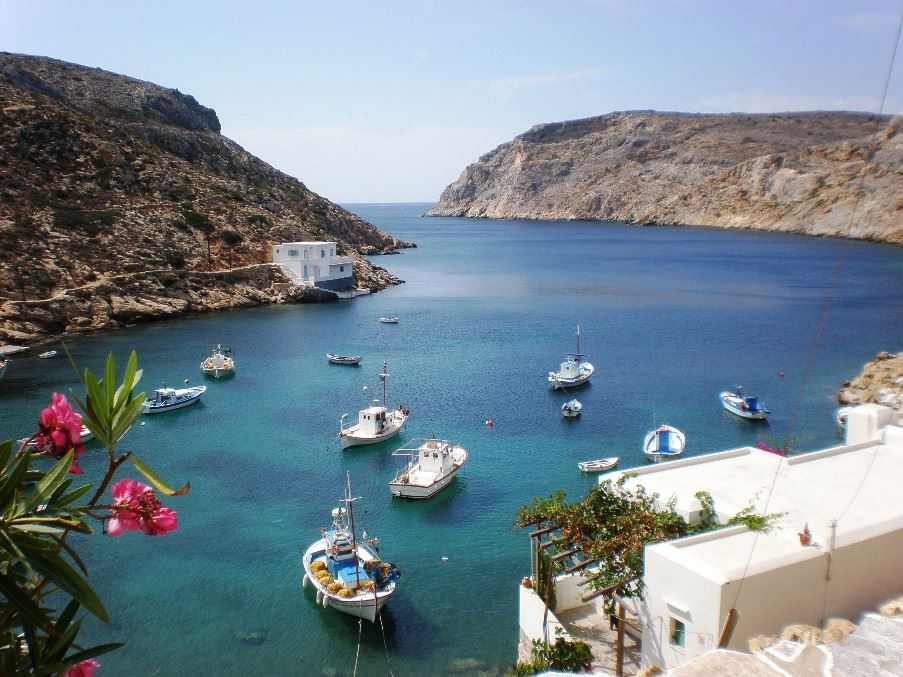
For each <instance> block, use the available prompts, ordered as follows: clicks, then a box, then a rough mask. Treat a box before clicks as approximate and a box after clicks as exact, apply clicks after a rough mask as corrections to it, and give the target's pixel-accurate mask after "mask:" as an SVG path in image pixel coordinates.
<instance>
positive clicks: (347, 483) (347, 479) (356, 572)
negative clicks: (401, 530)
mask: <svg viewBox="0 0 903 677" xmlns="http://www.w3.org/2000/svg"><path fill="white" fill-rule="evenodd" d="M356 500H357V498H351V473H350V472H348V473H347V474H346V475H345V504H346V505H347V506H348V520H349V522H350V524H351V551H352V552H353V553H354V578H355V579H356V580H357V587H361V568H360V559H358V556H357V538H356V537H355V535H354V502H355V501H356Z"/></svg>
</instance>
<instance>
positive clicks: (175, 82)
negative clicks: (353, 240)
mask: <svg viewBox="0 0 903 677" xmlns="http://www.w3.org/2000/svg"><path fill="white" fill-rule="evenodd" d="M901 10H903V0H862V1H857V0H823V1H814V0H780V1H778V0H761V1H758V2H757V1H755V0H736V1H734V0H720V1H719V0H711V1H703V0H658V1H649V0H624V1H622V2H618V1H615V0H572V1H564V0H544V1H533V0H520V1H517V0H478V1H477V0H475V1H469V0H459V1H456V2H455V1H452V0H447V1H445V2H439V1H429V0H410V1H408V2H396V1H393V0H370V1H368V2H358V1H357V0H343V1H342V0H340V1H338V2H331V3H327V2H317V3H313V2H302V1H297V2H288V1H286V2H276V1H274V2H267V1H265V0H261V1H257V2H250V1H246V2H233V1H230V0H217V1H215V2H212V1H202V2H195V1H192V0H180V1H168V0H151V1H144V2H131V1H129V0H115V1H112V2H107V1H104V2H99V1H94V2H92V1H88V0H84V1H82V2H63V1H62V0H60V1H48V0H0V49H2V50H4V51H9V52H21V53H26V54H40V55H44V56H50V57H54V58H58V59H63V60H66V61H72V62H76V63H80V64H84V65H88V66H97V67H100V68H104V69H106V70H110V71H114V72H117V73H123V74H125V75H130V76H133V77H136V78H141V79H143V80H150V81H152V82H156V83H158V84H160V85H164V86H166V87H173V88H177V89H179V90H180V91H182V92H185V93H188V94H191V95H193V96H194V97H195V98H196V99H197V100H198V101H199V102H200V103H202V104H204V105H206V106H210V107H211V108H214V109H215V110H216V112H217V114H218V115H219V118H220V121H221V123H222V126H223V133H224V134H225V135H226V136H228V137H230V138H232V139H234V140H235V141H237V142H238V143H240V144H241V145H242V146H244V147H245V148H246V149H248V150H249V151H251V152H252V153H255V154H256V155H259V156H260V157H262V158H263V159H264V160H266V161H268V162H270V163H271V164H273V165H274V166H276V167H278V168H279V169H281V170H283V171H285V172H287V173H289V174H291V175H293V176H296V177H297V178H299V179H300V180H302V181H303V182H304V183H305V184H307V186H308V187H309V188H311V189H312V190H314V191H316V192H318V193H320V194H321V195H323V196H325V197H327V198H329V199H331V200H333V201H337V202H396V201H434V200H436V199H437V198H438V196H439V193H440V192H441V190H442V189H443V188H444V187H445V186H446V185H447V184H448V183H450V182H451V181H453V180H454V179H456V178H457V176H458V174H459V173H460V172H461V170H462V169H463V168H464V167H465V166H466V165H467V164H469V163H470V162H472V161H473V160H475V159H476V158H477V157H479V156H480V155H482V154H483V153H486V152H488V151H490V150H492V149H493V148H494V147H495V146H497V145H498V144H500V143H503V142H505V141H508V140H510V139H511V138H512V137H514V136H515V135H517V134H519V133H521V132H523V131H525V130H527V129H528V128H529V127H531V126H532V125H534V124H537V123H541V122H553V121H559V120H568V119H573V118H581V117H588V116H592V115H601V114H604V113H609V112H611V111H616V110H634V109H656V110H671V111H702V112H729V111H746V112H768V111H786V110H812V109H847V110H851V109H852V110H871V111H874V110H877V106H878V103H879V99H880V94H881V88H882V85H883V82H884V78H885V76H886V73H887V67H888V64H889V62H890V57H891V51H892V47H893V40H894V38H895V36H896V30H897V22H898V20H899V17H900V12H901ZM900 61H903V59H901V58H900V57H899V56H898V62H897V64H896V67H895V71H894V77H893V79H892V81H891V86H890V90H889V94H888V101H887V104H886V105H885V111H886V112H892V113H903V76H901V70H903V63H900Z"/></svg>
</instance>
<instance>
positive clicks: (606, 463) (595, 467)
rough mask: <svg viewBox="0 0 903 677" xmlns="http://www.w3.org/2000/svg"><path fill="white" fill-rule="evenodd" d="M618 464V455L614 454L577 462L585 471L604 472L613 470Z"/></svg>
mask: <svg viewBox="0 0 903 677" xmlns="http://www.w3.org/2000/svg"><path fill="white" fill-rule="evenodd" d="M616 465H618V457H617V456H612V457H611V458H599V459H596V460H595V461H581V462H580V463H578V464H577V467H578V468H580V469H581V470H582V471H583V472H604V471H606V470H611V469H612V468H614V467H615V466H616Z"/></svg>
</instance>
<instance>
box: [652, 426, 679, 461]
mask: <svg viewBox="0 0 903 677" xmlns="http://www.w3.org/2000/svg"><path fill="white" fill-rule="evenodd" d="M686 444H687V438H686V435H684V434H683V433H682V432H681V431H680V430H678V429H677V428H675V427H673V426H670V425H660V426H659V427H657V428H656V429H655V430H652V431H650V432H649V433H647V434H646V439H645V440H643V453H644V454H646V457H647V458H649V459H651V460H653V461H656V462H658V461H661V460H662V459H668V458H675V457H677V456H680V455H681V454H682V453H683V452H684V447H685V446H686Z"/></svg>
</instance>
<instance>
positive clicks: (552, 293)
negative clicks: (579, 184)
mask: <svg viewBox="0 0 903 677" xmlns="http://www.w3.org/2000/svg"><path fill="white" fill-rule="evenodd" d="M428 206H429V205H350V206H349V208H350V209H351V210H352V211H354V212H356V213H358V214H360V215H361V216H363V217H364V218H366V219H368V220H370V221H372V222H373V223H375V224H376V225H378V226H379V227H381V228H383V229H384V230H386V231H388V232H390V233H392V234H393V235H395V236H397V237H400V238H402V239H406V240H412V241H414V242H416V243H417V244H418V248H417V249H412V250H405V251H403V252H402V253H400V254H398V255H396V256H385V257H374V259H373V261H374V262H375V263H377V264H378V265H381V266H384V267H386V268H388V269H389V270H390V271H392V272H393V273H395V274H396V275H398V276H399V277H401V278H402V279H404V280H406V284H403V285H400V286H398V287H395V288H392V289H389V290H386V291H383V292H380V293H378V294H374V295H371V296H366V297H359V298H357V299H354V300H353V301H344V302H338V303H332V304H324V305H297V306H280V307H267V308H256V309H251V310H244V311H236V312H229V313H222V314H217V315H207V316H199V317H192V318H186V319H182V320H176V321H169V322H162V323H157V324H148V325H139V326H135V327H132V328H128V329H125V330H122V331H120V332H116V333H108V334H103V335H96V336H86V337H83V338H79V339H77V340H74V341H72V342H71V343H70V344H69V346H70V348H71V350H72V352H73V355H74V356H75V358H76V360H77V361H78V362H79V364H80V365H82V366H89V367H91V368H92V369H94V370H95V371H97V370H98V369H99V368H100V366H101V364H102V361H103V359H104V357H105V355H106V354H107V352H109V351H113V352H114V353H115V354H116V355H117V357H118V358H119V360H120V364H124V362H125V359H126V357H127V356H128V353H129V351H130V350H132V349H135V350H137V351H138V354H139V359H140V364H141V366H142V367H143V368H144V378H143V380H142V387H143V389H145V390H148V391H149V390H152V389H153V388H154V387H157V384H159V383H160V382H161V381H163V380H165V381H167V382H168V383H169V384H171V385H177V384H181V383H182V381H183V380H184V379H185V378H189V379H190V381H191V382H192V383H195V384H196V383H202V382H203V383H205V384H206V385H207V386H208V391H207V393H206V394H205V395H204V397H203V400H202V402H201V403H200V404H199V405H197V406H192V407H189V408H187V409H184V410H181V411H177V412H172V413H168V414H162V415H156V416H145V417H144V418H143V419H142V420H141V424H140V425H136V426H135V427H134V428H133V430H132V431H131V432H130V433H129V435H128V437H127V438H126V441H125V444H124V448H125V449H130V450H133V451H134V452H135V453H136V454H137V455H138V456H139V457H141V458H142V459H143V460H145V461H146V462H148V463H149V464H150V465H151V466H152V467H153V468H154V469H155V470H157V471H158V472H159V473H160V474H161V475H163V476H164V477H165V478H167V479H168V481H170V482H171V483H173V484H175V483H182V482H184V481H186V480H190V481H191V484H192V489H191V493H190V494H189V495H188V496H185V497H182V498H178V499H170V500H168V501H167V504H168V505H170V506H172V507H173V508H175V509H176V510H177V511H178V513H179V522H180V526H179V530H178V531H177V532H175V533H172V534H169V535H166V536H163V537H157V538H146V537H143V536H141V535H139V534H126V535H124V536H122V537H120V538H110V537H104V536H96V537H94V538H89V539H83V542H84V546H85V552H86V558H85V559H86V562H87V565H88V567H89V571H90V574H91V581H92V583H93V584H94V585H95V587H96V588H97V589H98V591H99V592H100V594H101V597H102V599H103V600H104V601H105V603H106V604H107V607H108V608H109V610H110V614H111V617H112V623H111V625H109V626H104V625H102V624H100V623H96V622H92V621H88V622H87V626H86V629H85V631H84V634H83V639H84V640H85V641H86V642H88V641H91V642H95V643H104V642H110V641H124V642H126V646H125V647H124V648H122V649H120V650H118V651H115V652H113V653H111V654H108V655H105V656H103V657H101V658H100V662H101V663H102V665H103V668H102V670H101V671H98V675H99V676H103V675H124V674H156V675H183V674H190V673H197V674H220V675H239V674H266V675H289V674H305V675H350V674H352V672H353V670H354V665H355V654H356V652H357V649H358V640H359V637H360V656H359V658H358V668H357V674H359V675H388V674H390V671H391V672H392V673H393V674H395V675H422V674H429V673H434V674H449V673H452V672H454V673H455V674H463V675H470V674H480V673H488V674H497V673H500V672H502V671H503V670H504V669H505V668H506V667H507V666H508V665H510V664H511V663H512V662H513V661H514V659H515V652H516V646H517V637H518V633H517V583H518V581H519V580H520V578H521V577H522V576H524V575H526V574H528V573H529V545H528V539H527V536H526V533H524V532H521V531H517V530H515V529H513V527H512V524H513V520H514V517H515V513H516V510H517V508H518V506H520V505H522V504H524V503H528V502H529V501H530V500H531V499H532V498H533V497H534V496H539V495H542V496H545V495H548V494H549V493H551V492H552V491H554V490H556V489H559V488H563V489H566V490H567V492H568V495H569V496H570V497H571V498H578V497H579V496H581V495H582V494H583V492H584V491H585V490H586V489H587V488H588V487H589V486H590V485H591V484H592V482H593V481H594V480H595V476H592V475H583V474H581V473H580V472H579V471H578V470H577V467H576V464H577V462H578V461H581V460H587V459H593V458H600V457H605V456H620V458H621V465H620V467H621V468H626V467H630V466H632V465H638V464H643V463H644V459H643V455H642V451H641V444H642V440H643V436H644V435H645V433H646V432H647V431H648V430H649V429H651V428H652V426H653V423H654V422H657V423H662V422H667V423H669V424H671V425H674V426H676V427H678V428H680V429H681V430H683V431H684V432H685V433H686V436H687V452H686V455H687V456H692V455H697V454H703V453H708V452H712V451H719V450H723V449H730V448H733V447H737V446H740V445H745V444H753V445H755V444H756V443H757V442H759V441H760V440H767V441H771V442H774V441H777V442H778V443H784V442H788V441H789V442H790V443H791V444H792V446H793V447H794V448H796V449H798V450H812V449H817V448H821V447H824V446H828V445H831V444H835V443H837V442H839V441H840V436H839V434H838V432H837V430H836V428H835V424H834V421H833V418H832V412H833V410H834V408H835V407H836V404H835V402H834V395H835V392H836V390H837V389H838V387H839V385H840V383H841V382H842V381H843V380H844V379H848V378H852V377H853V376H855V375H856V374H858V373H859V371H860V369H861V367H862V365H863V364H864V363H865V362H866V361H868V360H869V359H871V358H872V357H873V356H874V355H875V354H876V353H878V352H879V351H881V350H889V351H896V350H899V349H900V347H901V346H900V343H901V339H903V298H901V295H900V294H899V289H900V288H901V282H903V249H900V248H895V247H891V246H887V245H877V244H870V243H863V242H848V243H846V244H844V243H843V242H842V241H839V240H827V239H815V238H807V237H801V236H792V235H777V234H771V233H754V232H749V231H742V232H731V231H721V230H708V229H697V228H638V227H631V226H626V225H623V224H605V223H601V224H600V223H585V222H566V223H559V222H555V223H552V222H528V221H488V220H473V219H423V218H420V214H421V213H423V212H424V211H425V210H426V209H427V208H428ZM844 247H845V248H846V256H845V259H844V262H843V267H842V270H841V271H840V274H839V276H838V278H837V279H838V283H837V285H836V287H835V288H834V290H833V303H832V306H831V310H830V312H829V314H828V316H827V320H826V322H825V324H824V326H823V327H822V328H821V329H819V319H820V316H821V312H822V309H823V307H824V305H825V302H826V298H827V297H828V295H829V290H830V288H831V281H832V277H833V276H834V272H835V264H836V262H837V260H838V252H839V251H840V250H841V249H842V248H844ZM382 315H392V316H398V317H399V318H400V319H399V323H398V324H397V325H386V324H380V323H379V322H378V321H377V320H378V318H379V317H380V316H382ZM578 323H579V324H580V329H581V334H582V340H581V348H582V349H583V352H585V353H586V355H587V358H588V359H589V360H590V361H591V362H592V363H593V364H594V365H595V366H596V374H595V376H594V377H593V380H592V383H591V384H590V385H589V386H587V387H585V388H583V389H581V390H579V391H576V392H574V393H565V394H562V393H553V392H550V391H549V390H548V388H547V383H546V374H547V372H548V371H549V370H550V369H557V367H558V364H559V363H560V362H561V360H562V358H563V356H564V354H565V353H566V352H569V351H573V350H574V347H575V345H574V342H575V337H574V332H575V330H576V325H577V324H578ZM816 339H817V343H816ZM217 343H221V344H223V345H224V346H231V347H232V348H233V349H234V354H235V359H236V363H237V369H238V373H237V375H236V376H235V377H234V378H230V379H223V380H220V381H214V380H210V379H206V380H205V379H204V378H203V377H202V375H201V373H200V370H199V367H198V365H199V363H200V361H201V360H202V359H203V358H204V357H205V356H206V355H208V354H209V351H210V348H211V347H212V346H213V345H215V344H217ZM51 347H57V346H51ZM327 352H336V353H353V354H360V355H362V356H363V362H362V364H361V366H359V367H345V366H338V365H331V364H328V363H327V361H326V357H325V354H326V353H327ZM384 359H385V360H387V362H388V368H389V372H390V374H391V376H390V379H389V388H388V389H389V404H390V406H393V405H395V404H397V403H404V404H405V405H406V406H408V407H410V409H411V418H410V420H409V424H408V427H407V429H406V430H405V431H404V432H403V433H402V435H401V436H400V437H398V438H396V439H395V440H393V441H390V442H387V443H384V444H381V445H377V446H372V447H359V448H353V449H349V450H346V451H344V452H342V451H341V449H340V447H339V445H338V442H337V440H336V433H337V429H338V425H339V416H340V415H341V414H343V413H346V412H347V413H349V414H350V417H351V418H354V417H355V416H356V411H357V410H358V409H359V408H361V407H363V406H364V405H365V404H366V401H367V398H368V397H372V396H375V395H376V394H377V393H379V392H380V391H379V388H378V387H377V378H376V374H377V373H378V372H379V371H380V369H381V367H382V361H383V360H384ZM781 373H783V376H781V375H780V374H781ZM739 383H742V384H743V385H745V386H746V388H747V390H748V392H750V393H751V394H757V395H759V396H760V398H761V399H762V400H764V402H765V403H766V405H767V406H768V407H769V408H770V409H771V410H772V412H773V414H772V416H771V419H770V421H769V422H768V423H766V424H761V423H755V422H749V421H744V420H740V419H738V418H736V417H732V416H731V415H730V414H727V413H726V412H724V411H723V410H722V409H721V406H720V404H719V402H718V399H717V394H718V392H719V391H721V390H724V389H733V387H734V386H736V385H737V384H739ZM74 385H75V379H74V376H73V373H72V370H71V368H70V367H69V366H68V364H67V363H66V361H65V358H64V357H62V353H61V355H60V356H58V357H56V358H53V359H50V360H39V359H37V358H33V357H28V358H18V359H16V358H14V361H13V362H12V363H11V364H10V367H9V369H8V370H7V373H6V376H5V377H4V379H3V380H2V381H0V424H2V429H3V434H4V436H5V437H11V438H17V437H22V436H24V435H26V434H28V433H29V432H30V429H31V424H32V422H33V421H34V420H35V418H36V416H37V414H38V412H39V411H40V408H41V407H43V406H46V405H47V404H48V403H49V400H50V394H51V393H52V392H54V391H60V392H67V391H68V389H69V388H70V387H74ZM365 385H366V386H368V390H367V391H364V390H363V386H365ZM574 396H576V397H577V398H578V399H579V400H580V401H581V402H582V403H583V406H584V409H583V415H582V416H581V417H580V418H579V419H576V420H573V421H567V420H564V419H563V418H562V417H561V415H560V411H559V410H560V406H561V404H562V403H563V402H564V401H566V399H570V398H571V397H574ZM488 418H491V419H493V420H494V422H495V425H494V426H493V427H491V428H490V427H487V426H486V425H485V424H484V421H485V420H486V419H488ZM431 434H435V435H437V436H439V437H442V438H447V439H450V440H452V441H454V442H455V443H458V444H461V445H463V446H465V447H466V448H467V449H468V450H469V452H470V461H469V463H468V464H467V466H466V467H465V468H464V469H463V470H462V471H461V473H460V475H459V477H458V478H457V479H456V480H455V481H454V482H453V483H452V485H451V486H450V487H449V488H448V489H446V490H444V491H443V492H442V493H440V494H439V495H437V496H436V497H435V498H433V499H431V500H429V501H426V502H406V501H401V500H399V499H394V500H393V499H392V498H391V495H390V493H389V487H388V482H389V480H390V479H392V477H393V475H394V473H395V471H396V469H397V468H398V467H399V464H400V460H399V459H397V458H393V457H392V455H391V452H392V451H393V450H394V449H395V448H397V447H399V446H401V445H402V443H403V442H404V441H405V440H410V439H412V438H416V437H425V436H429V435H431ZM101 453H102V450H100V449H99V448H98V447H97V446H96V444H95V445H92V446H90V447H89V451H88V453H86V454H85V455H84V456H83V457H82V458H83V461H82V466H83V467H84V468H85V470H86V476H87V477H88V479H90V480H96V479H97V473H98V472H99V470H100V468H101V458H99V456H100V454H101ZM92 456H98V458H96V460H94V459H92ZM346 472H350V473H351V479H352V486H353V492H354V495H355V496H360V497H361V500H360V501H358V502H356V503H355V517H356V522H357V523H358V525H359V528H366V529H367V531H368V532H369V533H370V534H372V535H375V536H378V537H379V539H380V542H381V553H382V555H383V557H384V558H385V559H387V560H389V561H392V562H395V563H396V564H397V565H398V566H399V568H400V569H401V571H402V577H401V579H400V581H399V585H398V592H397V593H396V595H395V597H394V598H393V599H392V601H391V602H390V603H389V606H388V607H387V608H386V609H385V610H384V611H383V617H382V620H383V623H382V624H379V623H377V624H376V625H370V624H368V623H366V622H364V623H363V624H362V626H361V628H360V629H359V626H358V621H357V619H353V618H351V617H346V616H344V615H341V614H339V613H337V612H336V611H334V610H332V609H322V608H320V607H318V606H317V605H316V604H315V603H314V596H313V593H312V592H311V590H309V589H308V590H307V591H302V590H301V587H300V581H301V570H300V566H299V556H300V553H301V552H302V551H303V550H304V548H305V547H306V546H307V545H308V544H309V543H310V542H312V541H313V540H314V539H316V538H317V537H318V535H319V528H320V527H322V526H328V522H329V513H330V510H331V509H332V508H333V507H335V506H336V505H337V500H338V499H339V498H340V497H341V495H342V487H343V482H344V476H345V473H346ZM704 488H705V487H700V489H704ZM443 557H447V558H448V559H447V561H445V560H443Z"/></svg>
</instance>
